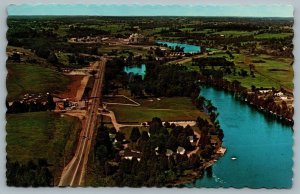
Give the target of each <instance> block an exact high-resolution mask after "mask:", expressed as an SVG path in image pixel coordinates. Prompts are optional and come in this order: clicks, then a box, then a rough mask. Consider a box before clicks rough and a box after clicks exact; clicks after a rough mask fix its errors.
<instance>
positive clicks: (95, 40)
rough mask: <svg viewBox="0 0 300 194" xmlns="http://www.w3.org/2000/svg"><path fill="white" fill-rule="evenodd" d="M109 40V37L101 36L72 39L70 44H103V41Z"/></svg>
mask: <svg viewBox="0 0 300 194" xmlns="http://www.w3.org/2000/svg"><path fill="white" fill-rule="evenodd" d="M105 40H108V38H107V37H101V36H86V37H81V38H75V37H73V38H70V39H69V42H71V43H101V42H102V41H105Z"/></svg>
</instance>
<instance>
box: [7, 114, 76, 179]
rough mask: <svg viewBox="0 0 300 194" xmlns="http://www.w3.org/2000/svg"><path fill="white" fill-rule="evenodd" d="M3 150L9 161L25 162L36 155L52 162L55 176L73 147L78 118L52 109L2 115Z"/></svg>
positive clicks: (35, 157)
mask: <svg viewBox="0 0 300 194" xmlns="http://www.w3.org/2000/svg"><path fill="white" fill-rule="evenodd" d="M6 119H7V125H6V132H7V136H6V142H7V147H6V152H7V156H8V157H9V158H10V159H11V160H12V161H19V162H20V163H23V164H25V163H27V162H28V161H29V160H37V159H39V158H45V159H47V161H48V163H49V164H51V165H53V167H52V170H53V172H54V175H55V176H56V178H57V176H59V175H60V173H61V170H62V168H63V155H64V153H65V156H66V163H67V162H68V161H69V160H70V159H71V157H72V152H73V151H74V149H75V146H76V141H77V137H78V132H79V131H80V128H81V123H80V121H79V120H78V119H77V118H75V117H71V116H63V117H62V116H60V114H58V113H53V112H32V113H22V114H9V115H7V117H6Z"/></svg>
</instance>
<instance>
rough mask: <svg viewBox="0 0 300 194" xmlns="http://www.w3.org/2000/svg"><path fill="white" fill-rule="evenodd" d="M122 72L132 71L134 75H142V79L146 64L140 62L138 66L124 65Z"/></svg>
mask: <svg viewBox="0 0 300 194" xmlns="http://www.w3.org/2000/svg"><path fill="white" fill-rule="evenodd" d="M124 72H125V73H127V74H129V73H133V74H135V75H140V76H142V79H144V77H145V75H146V65H145V64H142V65H141V66H140V67H138V66H132V67H124Z"/></svg>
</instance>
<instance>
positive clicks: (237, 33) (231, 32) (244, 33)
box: [213, 30, 254, 37]
mask: <svg viewBox="0 0 300 194" xmlns="http://www.w3.org/2000/svg"><path fill="white" fill-rule="evenodd" d="M213 34H219V35H224V36H225V37H230V36H232V37H237V36H249V35H253V34H254V32H248V31H235V30H228V31H220V32H215V33H213Z"/></svg>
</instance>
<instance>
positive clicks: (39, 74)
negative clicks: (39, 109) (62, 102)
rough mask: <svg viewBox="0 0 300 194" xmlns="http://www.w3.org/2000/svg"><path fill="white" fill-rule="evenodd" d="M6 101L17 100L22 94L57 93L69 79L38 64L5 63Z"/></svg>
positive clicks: (64, 86)
mask: <svg viewBox="0 0 300 194" xmlns="http://www.w3.org/2000/svg"><path fill="white" fill-rule="evenodd" d="M7 69H8V76H7V83H6V87H7V91H8V95H7V99H8V100H9V101H11V100H14V99H17V98H18V97H19V96H20V95H21V94H23V93H30V92H32V93H38V92H42V93H45V92H51V93H54V92H59V91H63V90H64V89H65V88H66V86H67V85H68V83H69V81H70V80H69V78H68V77H67V76H65V75H63V74H62V73H60V72H57V71H56V70H54V69H52V68H47V67H41V66H40V65H38V64H29V63H12V62H8V63H7Z"/></svg>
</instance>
